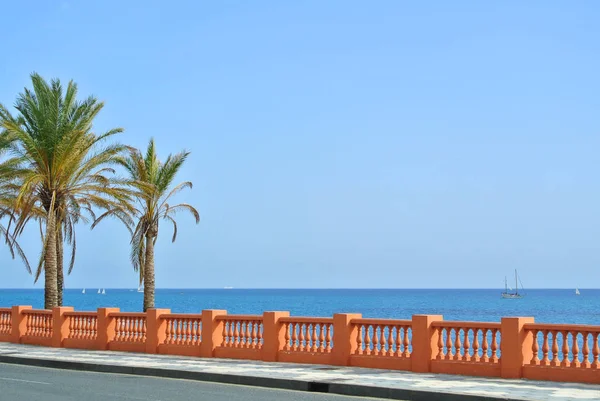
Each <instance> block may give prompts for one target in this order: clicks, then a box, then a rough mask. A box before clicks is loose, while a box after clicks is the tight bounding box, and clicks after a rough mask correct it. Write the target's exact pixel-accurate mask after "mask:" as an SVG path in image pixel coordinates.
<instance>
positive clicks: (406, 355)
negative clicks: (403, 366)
mask: <svg viewBox="0 0 600 401" xmlns="http://www.w3.org/2000/svg"><path fill="white" fill-rule="evenodd" d="M402 331H403V333H404V338H403V340H402V346H403V348H404V350H403V352H402V357H403V358H409V357H410V340H409V339H408V327H406V326H404V327H403V328H402ZM397 335H398V336H400V326H398V333H397Z"/></svg>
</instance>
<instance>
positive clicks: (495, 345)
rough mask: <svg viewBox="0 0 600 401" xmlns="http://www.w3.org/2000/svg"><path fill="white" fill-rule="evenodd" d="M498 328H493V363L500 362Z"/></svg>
mask: <svg viewBox="0 0 600 401" xmlns="http://www.w3.org/2000/svg"><path fill="white" fill-rule="evenodd" d="M497 334H498V329H492V363H498V335H497Z"/></svg>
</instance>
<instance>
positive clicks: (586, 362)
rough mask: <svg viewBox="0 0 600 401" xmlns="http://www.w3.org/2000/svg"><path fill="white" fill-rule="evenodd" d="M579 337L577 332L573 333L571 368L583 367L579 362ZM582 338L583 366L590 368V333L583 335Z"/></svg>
mask: <svg viewBox="0 0 600 401" xmlns="http://www.w3.org/2000/svg"><path fill="white" fill-rule="evenodd" d="M577 335H578V333H577V332H576V331H575V332H573V362H572V364H571V366H573V367H575V368H579V367H581V362H579V344H577ZM581 336H582V338H583V366H584V367H585V368H589V367H590V360H589V358H590V347H589V345H588V333H586V332H583V333H581Z"/></svg>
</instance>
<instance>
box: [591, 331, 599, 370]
mask: <svg viewBox="0 0 600 401" xmlns="http://www.w3.org/2000/svg"><path fill="white" fill-rule="evenodd" d="M599 336H600V333H593V334H592V341H593V342H594V344H593V345H592V355H593V356H594V360H593V362H592V368H594V369H598V368H600V361H599V360H598V356H599V355H600V347H599V346H598V337H599Z"/></svg>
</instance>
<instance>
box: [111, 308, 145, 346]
mask: <svg viewBox="0 0 600 401" xmlns="http://www.w3.org/2000/svg"><path fill="white" fill-rule="evenodd" d="M109 318H112V319H114V327H115V334H114V339H113V340H112V341H111V342H110V343H109V344H108V349H110V350H113V351H132V352H145V351H146V314H145V313H128V312H115V313H110V314H109Z"/></svg>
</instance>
